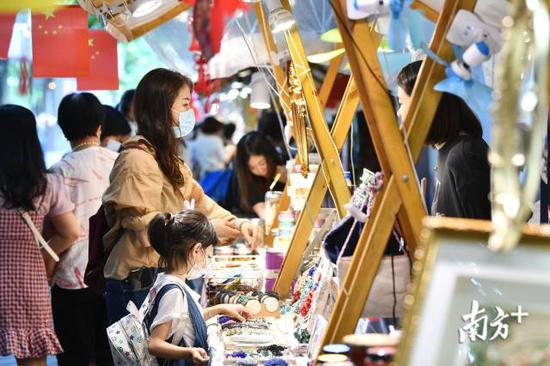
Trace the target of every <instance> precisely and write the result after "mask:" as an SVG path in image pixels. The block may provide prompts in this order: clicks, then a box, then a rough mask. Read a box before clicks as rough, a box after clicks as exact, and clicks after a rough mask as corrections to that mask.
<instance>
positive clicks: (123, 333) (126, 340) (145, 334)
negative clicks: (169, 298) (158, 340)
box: [107, 283, 185, 366]
mask: <svg viewBox="0 0 550 366" xmlns="http://www.w3.org/2000/svg"><path fill="white" fill-rule="evenodd" d="M174 288H179V289H180V290H181V291H184V289H183V288H182V287H181V286H179V285H178V284H175V283H169V284H166V285H164V286H162V287H161V288H160V290H159V291H158V293H157V294H156V295H155V297H154V299H153V302H152V303H151V304H150V305H149V306H142V307H141V308H140V309H139V310H138V308H137V307H136V305H135V304H134V303H133V302H131V301H130V302H129V303H128V306H127V307H126V310H128V312H129V313H130V314H128V315H126V316H125V317H124V318H122V319H120V320H119V321H117V322H116V323H113V324H112V325H110V326H109V327H108V328H107V337H108V338H109V346H110V347H111V354H112V355H113V362H114V364H115V365H129V366H130V365H131V366H139V365H150V364H151V363H152V362H153V360H154V359H155V357H154V356H151V355H150V354H149V350H148V342H149V327H148V325H149V324H147V322H146V317H149V316H153V317H154V316H156V313H157V312H158V307H159V305H160V300H161V299H162V297H163V296H164V294H165V293H167V292H168V291H170V290H172V289H174ZM184 293H185V292H184ZM151 321H152V319H151Z"/></svg>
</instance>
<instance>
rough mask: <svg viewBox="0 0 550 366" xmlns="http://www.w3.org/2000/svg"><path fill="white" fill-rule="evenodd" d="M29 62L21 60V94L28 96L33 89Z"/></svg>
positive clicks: (19, 88)
mask: <svg viewBox="0 0 550 366" xmlns="http://www.w3.org/2000/svg"><path fill="white" fill-rule="evenodd" d="M29 64H30V62H29V60H28V59H27V58H26V57H22V58H21V59H20V60H19V87H18V90H19V94H20V95H27V94H28V93H29V90H30V87H31V75H30V73H29Z"/></svg>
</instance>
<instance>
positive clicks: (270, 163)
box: [235, 131, 286, 219]
mask: <svg viewBox="0 0 550 366" xmlns="http://www.w3.org/2000/svg"><path fill="white" fill-rule="evenodd" d="M235 168H236V173H237V178H238V182H239V189H240V192H241V206H242V207H243V209H244V210H245V211H246V212H249V213H255V214H256V215H257V216H258V217H260V218H262V219H263V218H264V212H265V203H264V202H265V201H264V196H265V193H266V192H267V191H268V190H269V186H270V185H271V184H272V182H273V181H274V179H275V177H276V176H277V174H280V177H279V179H278V181H277V183H276V184H275V187H274V188H273V190H274V191H283V190H284V189H285V182H286V170H285V167H284V162H283V159H282V158H281V156H280V155H279V154H278V153H277V150H276V149H275V146H274V145H273V143H272V142H271V140H270V139H269V138H268V137H267V136H266V135H264V134H263V133H261V132H257V131H253V132H249V133H247V134H246V135H244V136H243V137H242V138H241V140H240V141H239V143H238V144H237V159H236V164H235Z"/></svg>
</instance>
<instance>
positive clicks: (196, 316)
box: [144, 283, 209, 351]
mask: <svg viewBox="0 0 550 366" xmlns="http://www.w3.org/2000/svg"><path fill="white" fill-rule="evenodd" d="M175 288H178V289H179V290H180V291H181V292H182V293H183V296H184V298H185V299H187V309H188V312H189V319H190V320H191V323H192V324H193V328H194V330H195V344H193V347H200V348H203V349H204V350H207V351H208V348H209V347H208V335H207V328H206V323H205V322H204V318H203V317H202V312H201V311H200V309H199V307H198V306H197V304H196V303H195V301H194V300H193V298H192V297H191V294H189V292H188V291H187V290H186V289H185V288H184V287H183V286H181V285H179V284H177V283H168V284H166V285H164V286H162V287H161V288H160V290H159V292H158V293H157V295H156V296H155V299H154V300H153V306H152V307H151V310H150V311H149V310H147V313H146V315H145V319H144V323H145V325H146V326H147V329H148V330H149V332H150V331H151V329H150V328H151V325H152V324H153V321H154V320H155V317H156V316H157V314H158V310H159V306H160V300H161V299H162V297H163V296H164V295H165V294H166V293H167V292H168V291H170V290H173V289H175Z"/></svg>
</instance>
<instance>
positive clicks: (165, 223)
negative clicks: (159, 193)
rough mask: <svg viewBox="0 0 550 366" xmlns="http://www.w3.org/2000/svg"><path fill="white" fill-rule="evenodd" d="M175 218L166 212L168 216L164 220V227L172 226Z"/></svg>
mask: <svg viewBox="0 0 550 366" xmlns="http://www.w3.org/2000/svg"><path fill="white" fill-rule="evenodd" d="M174 218H175V216H174V215H172V214H171V213H170V212H168V216H167V217H166V220H165V221H164V226H168V225H172V224H173V223H174Z"/></svg>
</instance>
